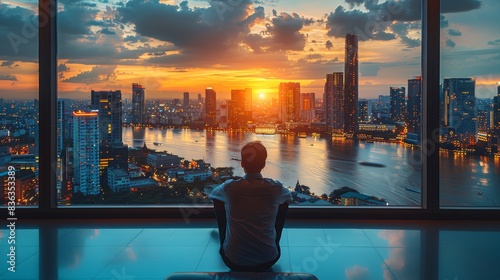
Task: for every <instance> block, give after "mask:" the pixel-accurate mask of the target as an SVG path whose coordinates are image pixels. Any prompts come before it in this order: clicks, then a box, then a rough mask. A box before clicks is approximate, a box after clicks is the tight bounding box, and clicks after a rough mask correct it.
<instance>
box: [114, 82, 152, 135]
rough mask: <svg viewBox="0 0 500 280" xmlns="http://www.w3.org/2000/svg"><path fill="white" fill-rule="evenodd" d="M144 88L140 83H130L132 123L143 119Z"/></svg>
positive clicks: (142, 121)
mask: <svg viewBox="0 0 500 280" xmlns="http://www.w3.org/2000/svg"><path fill="white" fill-rule="evenodd" d="M144 90H145V88H143V87H142V86H141V85H140V84H136V83H133V84H132V123H134V124H142V123H144V121H145V118H144V115H145V111H144V102H145V99H146V97H145V93H144ZM120 139H121V138H120Z"/></svg>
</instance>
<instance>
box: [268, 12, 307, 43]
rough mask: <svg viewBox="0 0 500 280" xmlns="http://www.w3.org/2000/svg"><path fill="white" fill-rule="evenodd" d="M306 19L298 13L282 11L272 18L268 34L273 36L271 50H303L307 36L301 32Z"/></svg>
mask: <svg viewBox="0 0 500 280" xmlns="http://www.w3.org/2000/svg"><path fill="white" fill-rule="evenodd" d="M305 21H306V20H305V19H304V18H302V17H300V16H299V15H298V14H296V13H293V14H288V13H281V14H280V15H279V16H277V17H275V18H273V19H272V24H271V25H268V26H267V34H270V36H271V43H270V49H271V50H280V51H284V50H295V51H301V50H303V49H304V47H305V44H306V36H305V35H304V34H302V33H300V30H301V29H302V27H304V24H305Z"/></svg>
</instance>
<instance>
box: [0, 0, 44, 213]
mask: <svg viewBox="0 0 500 280" xmlns="http://www.w3.org/2000/svg"><path fill="white" fill-rule="evenodd" d="M0 22H1V25H0V37H1V38H3V39H2V44H1V46H0V184H1V186H2V193H1V195H0V205H7V204H8V203H9V202H13V201H15V203H16V205H22V206H25V205H37V204H38V169H39V166H38V158H39V152H38V143H39V135H40V131H39V127H38V122H39V118H38V102H39V100H38V99H39V97H38V6H37V2H32V1H24V0H21V1H8V2H2V3H0Z"/></svg>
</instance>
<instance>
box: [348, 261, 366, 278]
mask: <svg viewBox="0 0 500 280" xmlns="http://www.w3.org/2000/svg"><path fill="white" fill-rule="evenodd" d="M345 277H346V279H348V280H364V279H370V272H369V270H368V268H367V267H362V266H357V265H355V266H353V267H347V268H346V269H345Z"/></svg>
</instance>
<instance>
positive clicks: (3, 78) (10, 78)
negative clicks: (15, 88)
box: [0, 74, 17, 81]
mask: <svg viewBox="0 0 500 280" xmlns="http://www.w3.org/2000/svg"><path fill="white" fill-rule="evenodd" d="M0 80H1V81H17V78H16V76H14V75H3V74H0Z"/></svg>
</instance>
